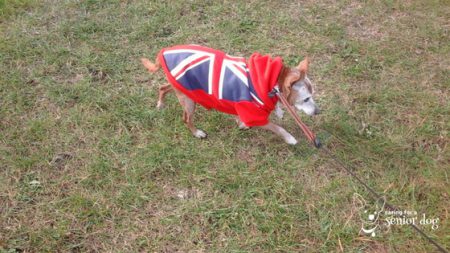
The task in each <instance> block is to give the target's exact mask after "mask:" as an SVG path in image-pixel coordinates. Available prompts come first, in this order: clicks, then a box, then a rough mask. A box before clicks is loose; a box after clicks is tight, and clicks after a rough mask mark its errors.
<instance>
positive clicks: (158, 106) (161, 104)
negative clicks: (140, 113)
mask: <svg viewBox="0 0 450 253" xmlns="http://www.w3.org/2000/svg"><path fill="white" fill-rule="evenodd" d="M156 108H158V110H162V109H163V108H164V103H162V102H161V101H158V103H157V104H156Z"/></svg>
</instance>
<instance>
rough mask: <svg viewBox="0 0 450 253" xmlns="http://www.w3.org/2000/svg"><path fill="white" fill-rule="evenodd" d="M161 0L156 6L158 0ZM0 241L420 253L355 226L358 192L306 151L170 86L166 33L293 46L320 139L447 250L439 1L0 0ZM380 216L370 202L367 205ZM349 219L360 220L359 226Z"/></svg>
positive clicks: (58, 248) (289, 123) (10, 248)
mask: <svg viewBox="0 0 450 253" xmlns="http://www.w3.org/2000/svg"><path fill="white" fill-rule="evenodd" d="M169 2H170V3H169ZM0 15H1V17H0V106H1V107H0V252H2V253H3V252H8V253H11V252H275V251H277V252H299V251H300V252H431V251H434V250H435V248H434V247H433V246H432V245H430V244H429V243H428V241H427V240H425V239H423V238H422V237H421V236H420V235H419V234H418V233H417V232H416V231H414V230H413V229H411V228H410V227H408V226H406V225H405V226H402V225H399V224H397V225H392V226H390V227H387V226H386V224H385V223H386V222H384V221H383V220H379V222H378V223H379V225H380V226H379V228H377V230H376V235H375V236H374V237H372V236H371V235H369V234H365V233H364V232H362V231H361V227H362V225H363V222H367V217H366V215H367V213H364V211H367V210H369V211H373V210H378V209H379V208H380V207H379V206H377V203H376V202H375V201H374V200H373V199H372V198H371V195H370V193H369V192H368V191H367V190H365V189H364V188H363V187H361V185H359V184H358V182H356V181H355V180H353V179H352V178H351V177H349V175H348V174H347V173H346V172H345V171H342V170H341V169H339V166H338V165H337V164H336V163H334V162H333V161H332V160H330V159H329V158H327V157H326V156H324V155H323V154H321V153H319V152H318V151H317V150H315V149H314V148H311V147H310V146H309V145H308V143H307V141H306V140H305V138H304V137H303V135H302V133H301V132H300V130H299V129H298V128H297V127H296V125H295V123H294V121H293V120H292V119H291V118H289V117H288V116H287V114H286V117H285V118H284V119H283V120H278V119H275V118H274V119H273V120H274V121H276V122H278V123H279V124H281V125H283V126H284V127H286V129H287V130H288V131H290V132H291V133H294V135H295V136H296V137H297V139H298V140H299V143H298V144H297V145H296V146H289V145H287V144H285V143H284V142H283V141H282V140H281V139H280V138H278V137H276V136H274V135H273V134H272V133H269V132H266V131H264V130H261V129H251V130H248V131H241V130H239V129H238V128H237V127H236V124H235V122H234V120H233V118H232V117H230V116H229V115H225V114H221V113H218V112H214V111H207V110H205V109H203V108H199V110H197V112H196V124H197V126H198V127H199V128H201V129H203V130H205V131H206V132H207V133H208V134H209V135H208V138H207V139H205V140H199V139H196V138H194V137H192V136H191V134H190V132H189V131H188V130H187V129H186V127H185V126H184V124H183V122H182V117H181V116H182V112H181V109H180V106H179V105H178V103H177V100H176V98H175V96H173V95H169V96H168V100H167V107H166V108H165V109H164V110H161V111H159V110H157V109H156V108H155V105H156V101H157V87H158V86H159V85H160V84H164V82H165V80H164V76H163V74H162V73H158V74H154V75H151V74H149V73H148V72H147V71H145V69H144V68H143V67H142V66H141V64H140V61H139V59H140V58H141V57H147V58H151V59H153V58H154V57H155V55H156V54H157V52H158V51H159V50H160V49H161V48H163V47H166V46H170V45H174V44H186V43H195V44H202V45H205V46H209V47H213V48H216V49H221V50H223V51H225V52H228V53H229V54H231V55H236V56H249V55H250V54H251V53H253V52H255V51H258V52H261V53H264V54H271V55H274V56H275V55H277V56H281V57H282V58H283V59H284V62H285V63H286V64H288V65H295V64H297V63H298V62H299V61H300V60H301V59H303V58H304V57H305V56H309V57H310V59H311V65H310V74H309V77H310V78H311V79H312V80H313V82H314V83H315V90H316V101H317V102H318V104H319V105H320V107H321V109H322V114H321V115H319V116H316V117H314V118H310V117H307V116H306V115H304V114H300V116H301V117H302V119H303V120H304V121H305V122H306V123H307V124H308V125H309V126H310V127H311V129H313V130H314V131H315V132H316V133H317V134H318V136H319V137H320V138H321V140H322V142H323V143H324V145H325V146H327V147H328V148H329V149H330V150H331V151H332V152H333V153H335V154H336V155H337V156H338V157H339V158H340V159H342V160H343V161H344V162H345V163H347V164H349V165H350V166H352V168H353V169H354V170H355V172H356V173H357V174H358V175H359V176H360V177H361V178H363V179H364V180H365V181H366V182H368V184H369V185H370V186H371V187H373V188H374V189H375V190H376V191H377V192H379V193H382V194H384V195H385V196H386V198H387V199H388V200H389V201H390V202H391V203H392V204H394V205H397V206H399V207H401V208H402V209H404V210H410V211H414V212H417V213H418V216H419V218H420V217H422V215H426V217H429V218H433V219H439V223H438V227H437V228H435V229H433V228H432V226H430V225H426V224H419V225H418V226H419V227H420V228H421V229H423V230H424V231H425V232H426V233H427V234H428V235H430V236H431V237H432V238H433V239H435V240H436V241H438V242H439V243H440V244H441V245H442V246H444V247H445V248H447V249H448V248H449V247H450V233H449V231H450V226H449V217H448V213H449V207H450V199H449V198H450V197H449V195H450V182H449V175H448V174H449V171H450V170H449V168H450V145H449V143H450V134H449V131H450V116H449V115H450V103H449V99H450V82H449V80H450V78H449V74H450V53H449V50H450V44H449V41H450V40H449V28H450V25H449V16H450V2H449V1H448V0H441V1H439V0H425V1H420V0H417V1H416V0H410V1H395V0H368V1H357V0H345V1H327V0H318V1H312V0H305V1H243V0H239V1H223V2H222V1H162V0H158V1H143V0H105V1H101V0H86V1H75V0H63V1H58V0H42V1H35V0H10V1H9V0H0ZM384 218H386V216H384ZM366 228H367V227H366Z"/></svg>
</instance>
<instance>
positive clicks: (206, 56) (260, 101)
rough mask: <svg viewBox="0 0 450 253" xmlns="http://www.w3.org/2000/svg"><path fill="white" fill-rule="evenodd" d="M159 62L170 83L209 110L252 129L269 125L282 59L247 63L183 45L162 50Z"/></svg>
mask: <svg viewBox="0 0 450 253" xmlns="http://www.w3.org/2000/svg"><path fill="white" fill-rule="evenodd" d="M158 58H159V62H160V63H161V65H162V68H163V70H164V72H165V74H166V76H167V79H168V81H169V82H170V83H171V84H172V85H173V86H174V87H175V88H176V89H178V90H180V91H182V92H183V93H184V94H186V95H187V96H188V97H189V98H191V99H192V100H193V101H195V102H197V103H199V104H201V105H202V106H204V107H205V108H207V109H211V108H214V109H216V110H219V111H222V112H225V113H229V114H234V115H238V116H239V118H240V120H241V121H242V122H243V123H244V124H245V125H246V126H250V127H251V126H262V125H265V124H267V123H268V122H269V121H268V118H269V115H270V113H271V112H272V110H273V109H274V108H275V104H276V102H277V98H276V96H275V97H272V98H271V97H269V96H268V94H269V92H270V91H272V89H273V88H274V86H275V85H277V79H278V75H279V73H280V71H281V68H282V66H283V63H282V60H281V58H280V57H275V58H271V57H270V56H268V55H264V56H262V55H260V54H259V53H254V54H252V55H251V56H250V58H249V59H248V60H246V59H244V58H241V57H232V56H229V55H227V54H225V53H224V52H222V51H219V50H215V49H211V48H207V47H203V46H198V45H180V46H174V47H170V48H164V49H162V50H161V51H160V53H159V55H158Z"/></svg>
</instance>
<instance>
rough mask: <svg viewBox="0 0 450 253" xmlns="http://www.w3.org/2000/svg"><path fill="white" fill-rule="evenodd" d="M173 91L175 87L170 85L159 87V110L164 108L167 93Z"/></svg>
mask: <svg viewBox="0 0 450 253" xmlns="http://www.w3.org/2000/svg"><path fill="white" fill-rule="evenodd" d="M171 91H173V87H172V85H171V84H170V83H168V84H165V85H162V86H161V87H159V96H158V103H157V104H156V107H157V108H158V109H162V108H164V98H165V97H166V95H167V93H169V92H171Z"/></svg>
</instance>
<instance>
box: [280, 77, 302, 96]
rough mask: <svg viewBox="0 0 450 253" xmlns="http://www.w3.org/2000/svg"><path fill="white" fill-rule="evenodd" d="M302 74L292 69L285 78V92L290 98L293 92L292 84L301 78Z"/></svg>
mask: <svg viewBox="0 0 450 253" xmlns="http://www.w3.org/2000/svg"><path fill="white" fill-rule="evenodd" d="M299 78H300V74H299V73H298V72H297V71H290V72H289V73H288V74H287V75H286V77H285V78H284V82H283V90H282V92H283V94H284V95H285V97H286V98H288V100H289V95H290V94H291V89H292V85H294V83H295V82H296V81H297V80H299Z"/></svg>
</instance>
